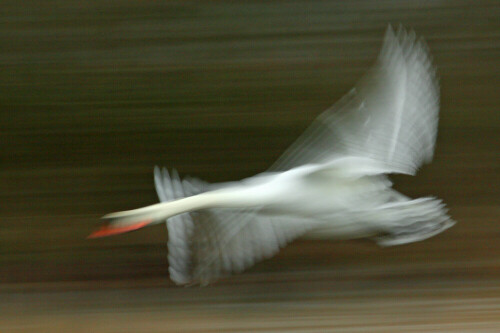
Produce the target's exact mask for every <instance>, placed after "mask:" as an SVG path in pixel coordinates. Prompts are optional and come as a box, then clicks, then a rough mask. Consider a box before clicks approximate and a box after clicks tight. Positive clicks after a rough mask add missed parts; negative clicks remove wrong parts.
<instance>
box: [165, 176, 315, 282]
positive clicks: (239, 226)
mask: <svg viewBox="0 0 500 333" xmlns="http://www.w3.org/2000/svg"><path fill="white" fill-rule="evenodd" d="M155 185H156V190H157V192H158V197H159V198H160V200H161V201H171V200H176V199H179V198H182V197H184V196H190V195H194V194H198V193H201V192H204V191H206V190H208V189H209V188H210V185H209V184H207V183H205V182H203V181H200V180H197V179H185V180H182V181H181V180H180V178H179V176H178V174H177V172H175V171H173V172H172V173H171V174H169V173H168V171H167V170H166V169H163V170H162V171H160V169H158V168H156V169H155ZM313 226H314V225H313V224H312V223H307V222H306V221H304V219H301V218H294V217H281V216H280V217H268V216H262V215H260V214H259V213H258V210H248V209H222V208H213V209H205V210H202V211H197V212H191V213H184V214H181V215H177V216H174V217H171V218H169V219H168V221H167V228H168V237H169V241H168V251H169V255H168V261H169V266H170V267H169V273H170V277H171V279H172V280H173V281H174V282H175V283H177V284H202V285H205V284H208V283H210V282H212V281H214V280H216V279H217V278H219V277H221V276H223V275H227V274H230V273H232V272H241V271H243V270H244V269H246V268H248V267H250V266H252V265H253V264H255V263H256V262H258V261H260V260H263V259H266V258H269V257H271V256H273V255H274V254H276V253H277V252H278V251H279V249H280V248H281V247H283V246H285V245H286V244H287V243H289V242H291V241H292V240H294V239H295V238H297V237H299V236H301V235H302V234H304V233H305V232H306V231H308V230H310V228H312V227H313Z"/></svg>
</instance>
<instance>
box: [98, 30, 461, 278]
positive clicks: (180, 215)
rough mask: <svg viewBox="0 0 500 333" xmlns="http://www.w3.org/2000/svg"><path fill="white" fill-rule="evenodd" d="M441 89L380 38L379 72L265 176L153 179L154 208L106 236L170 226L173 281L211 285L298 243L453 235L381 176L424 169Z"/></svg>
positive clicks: (413, 60)
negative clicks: (218, 179)
mask: <svg viewBox="0 0 500 333" xmlns="http://www.w3.org/2000/svg"><path fill="white" fill-rule="evenodd" d="M438 110H439V89H438V85H437V79H436V77H435V72H434V69H433V67H432V64H431V62H430V59H429V56H428V52H427V48H426V47H425V45H424V43H423V41H422V40H416V39H415V36H414V34H412V33H410V34H407V33H406V32H405V31H403V30H402V29H400V30H399V31H398V33H397V34H396V35H395V34H394V33H393V31H392V29H391V28H389V29H388V31H387V33H386V37H385V41H384V46H383V48H382V51H381V53H380V56H379V59H378V63H377V65H376V66H375V67H374V69H373V70H372V72H370V74H369V75H367V76H366V77H365V78H364V79H363V80H362V82H361V83H360V84H359V85H358V86H357V87H356V88H355V89H353V90H352V91H351V92H350V93H349V94H348V95H347V96H346V97H344V98H343V99H342V100H341V101H340V102H339V103H337V104H335V105H334V106H333V107H332V108H330V109H329V110H327V111H325V112H324V113H323V114H322V115H321V116H320V117H318V119H317V120H316V121H315V123H314V124H313V125H312V126H311V127H310V128H309V129H308V130H307V131H306V132H305V133H304V134H303V135H302V136H301V137H300V138H299V140H297V142H296V143H295V144H294V145H292V146H291V147H290V148H289V149H288V150H287V152H285V154H284V155H283V156H282V157H281V158H280V159H279V160H278V161H277V162H276V163H275V165H274V166H273V167H272V168H271V169H270V170H269V171H267V172H265V173H262V174H259V175H256V176H254V177H251V178H247V179H244V180H242V181H239V182H234V183H226V184H218V185H209V184H207V183H204V182H202V181H200V180H197V179H185V180H181V179H180V178H179V177H178V175H177V173H176V172H173V173H172V174H171V175H170V174H169V173H168V172H167V171H166V170H165V169H164V170H163V171H160V170H159V169H158V168H156V169H155V185H156V190H157V192H158V196H159V198H160V200H161V201H162V202H161V203H159V204H155V205H152V206H148V207H144V208H140V209H136V210H131V211H125V212H119V213H113V214H109V215H106V216H105V219H107V220H108V223H107V224H106V225H104V226H103V227H102V228H101V229H100V230H98V231H96V232H95V233H94V234H92V235H91V236H92V237H100V236H107V235H111V234H117V233H122V232H126V231H131V230H135V229H138V228H142V227H144V226H146V225H151V224H155V223H161V222H163V221H165V220H167V219H168V221H167V227H168V229H169V263H170V274H171V278H172V279H173V280H174V281H175V282H176V283H179V284H185V283H193V282H194V283H196V282H198V283H207V282H209V281H212V280H214V279H216V278H217V277H219V276H220V275H221V274H224V273H228V272H231V271H241V270H243V269H245V268H247V267H248V266H250V265H252V264H253V263H254V262H256V261H258V260H260V259H263V258H265V257H269V256H271V255H273V254H274V253H276V252H277V251H278V250H279V248H280V247H282V246H284V245H285V244H286V243H287V242H289V241H291V240H293V239H294V238H297V237H309V238H327V239H330V238H359V237H370V238H372V239H374V240H376V241H377V242H378V243H379V244H381V245H397V244H404V243H408V242H414V241H418V240H422V239H425V238H428V237H431V236H433V235H435V234H437V233H439V232H441V231H443V230H445V229H447V228H448V227H450V226H451V225H453V223H454V222H453V221H452V220H451V219H450V218H449V217H448V216H447V215H446V211H445V209H444V206H443V205H442V204H441V203H440V201H439V200H437V199H434V198H421V199H416V200H411V199H409V198H407V197H406V196H404V195H402V194H400V193H398V192H396V191H395V190H393V189H392V188H391V182H390V181H389V180H388V178H387V176H386V175H387V174H389V173H404V174H410V175H413V174H415V172H416V170H417V169H418V167H419V166H420V165H421V164H423V163H424V162H429V161H430V160H431V159H432V154H433V151H434V143H435V139H436V132H437V119H438Z"/></svg>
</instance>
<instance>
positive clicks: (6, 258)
mask: <svg viewBox="0 0 500 333" xmlns="http://www.w3.org/2000/svg"><path fill="white" fill-rule="evenodd" d="M499 12H500V9H499V6H498V2H497V1H487V0H479V1H462V0H459V1H397V0H393V1H377V2H374V1H349V2H346V1H305V0H304V1H301V0H297V1H293V2H292V1H290V2H289V1H266V2H264V1H255V2H251V1H216V2H215V1H207V2H195V1H187V2H185V1H178V2H177V1H168V2H159V1H127V0H123V1H120V0H119V1H114V2H107V1H87V2H84V3H83V2H79V1H74V0H69V1H61V0H53V1H45V2H41V3H40V2H31V1H23V2H19V1H12V0H6V1H3V2H2V20H1V23H0V42H1V45H2V47H1V48H0V69H1V70H0V123H1V125H2V127H1V131H0V196H1V201H0V202H1V204H0V217H1V218H0V224H1V226H0V283H1V284H0V293H1V295H0V332H2V333H3V332H67V331H72V332H88V331H93V332H165V331H185V332H193V331H202V332H203V331H205V332H209V331H210V332H216V331H224V330H225V331H231V332H233V331H253V330H260V331H271V332H290V331H294V332H324V331H332V330H334V329H335V331H336V332H365V331H372V332H402V331H404V332H425V331H435V332H443V331H446V332H498V331H499V327H500V269H499V267H500V242H499V241H498V235H499V225H498V221H499V216H500V208H499V207H500V176H499V175H500V172H499V171H500V164H499V163H500V162H499V149H498V147H499V142H500V128H499V127H500V121H499V117H498V111H497V110H498V102H499V101H498V97H497V96H498V90H499V84H498V75H499V72H498V70H499V68H500V66H499V59H500V26H499V25H498V23H497V21H498V20H497V18H498V14H499ZM389 22H392V23H394V24H397V23H399V22H401V23H402V24H403V25H404V26H406V27H408V28H413V29H414V30H415V31H417V32H418V34H419V35H422V36H425V38H426V41H427V43H428V44H429V46H430V48H431V50H432V54H433V56H434V63H435V65H436V66H437V67H438V71H439V75H440V77H441V81H440V85H441V111H440V117H441V119H440V124H439V126H440V129H439V134H438V139H437V147H436V153H435V158H434V161H433V163H432V164H430V165H427V166H425V167H424V168H423V169H422V170H420V171H419V174H418V177H416V178H410V177H405V176H398V177H393V178H394V180H395V184H396V188H397V189H398V190H400V191H401V192H403V193H405V194H407V195H409V196H411V197H420V196H426V195H430V194H432V195H435V196H437V197H440V198H442V199H443V201H445V202H446V203H447V206H448V207H449V208H450V214H451V215H452V216H453V218H454V219H455V220H457V221H459V222H460V223H458V224H457V225H456V226H455V227H454V228H452V229H450V230H448V231H447V232H446V233H443V234H441V235H438V236H436V237H434V238H432V239H429V240H427V241H425V242H421V243H415V244H411V245H407V246H402V247H397V248H396V247H395V248H388V249H381V248H378V247H376V246H375V245H373V244H371V243H370V242H364V241H348V242H307V241H303V242H297V243H294V244H292V245H290V246H289V247H287V248H286V249H284V250H283V251H282V252H281V253H280V254H279V255H278V256H277V257H275V258H273V259H271V260H268V261H265V262H262V263H260V264H258V265H256V266H255V267H254V268H252V269H251V270H249V271H248V272H247V273H246V274H244V275H238V276H233V277H231V279H223V280H220V281H219V282H217V283H215V284H214V285H213V286H210V287H209V288H204V289H200V288H173V283H171V282H170V281H169V280H168V273H167V267H168V266H167V255H166V244H165V239H166V237H167V235H166V231H165V230H164V229H165V228H163V227H161V226H157V227H151V228H147V229H145V230H141V231H138V232H136V233H133V234H128V235H124V236H122V237H115V238H109V239H99V240H94V241H92V242H90V241H88V240H86V239H85V237H86V235H87V234H88V233H89V232H90V231H91V230H92V228H93V227H94V225H95V223H97V220H98V218H99V217H100V216H102V215H103V214H105V213H107V212H110V211H118V210H124V209H130V208H135V207H139V206H141V205H147V204H150V203H151V202H154V201H155V200H156V194H155V192H154V188H153V181H152V179H151V178H152V177H151V172H152V166H153V165H156V164H160V165H165V166H167V167H170V166H175V167H176V168H177V169H178V170H179V172H180V174H181V176H183V175H186V174H192V175H197V176H199V177H200V178H202V179H206V180H207V181H210V182H220V181H231V180H236V179H241V178H244V177H247V176H250V175H253V174H255V173H257V172H259V171H260V170H264V169H266V168H267V167H268V166H269V165H270V164H271V163H272V162H273V161H275V160H276V158H278V156H279V155H280V154H281V153H282V151H283V150H284V149H285V148H286V147H288V146H289V145H290V144H291V143H292V142H293V141H294V140H295V138H296V137H297V136H298V135H300V134H301V133H302V132H303V130H304V129H305V127H306V126H308V125H309V124H310V123H311V121H312V120H313V119H314V118H316V116H318V114H319V112H321V110H324V109H325V108H327V107H328V106H329V105H330V104H331V102H332V101H334V100H338V98H340V97H341V96H343V95H344V94H345V93H346V92H347V91H348V90H349V89H350V88H351V87H352V86H353V85H354V84H355V83H356V82H357V80H358V79H359V78H360V77H361V76H362V75H363V73H365V72H366V70H367V69H368V68H369V67H370V66H371V65H372V63H373V59H375V58H376V55H377V53H378V51H379V46H380V43H381V41H382V36H383V31H384V30H385V27H386V26H387V23H389ZM315 110H317V111H318V112H316V111H315Z"/></svg>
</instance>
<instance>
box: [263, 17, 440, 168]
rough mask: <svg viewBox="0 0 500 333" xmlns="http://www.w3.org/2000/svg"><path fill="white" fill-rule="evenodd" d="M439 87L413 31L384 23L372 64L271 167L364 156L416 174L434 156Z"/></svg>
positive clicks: (423, 43)
mask: <svg viewBox="0 0 500 333" xmlns="http://www.w3.org/2000/svg"><path fill="white" fill-rule="evenodd" d="M438 111H439V87H438V80H437V78H436V73H435V69H434V67H433V65H432V62H431V59H430V56H429V52H428V48H427V46H426V44H425V42H424V41H423V40H422V39H417V38H416V36H415V34H414V33H413V32H410V33H407V32H406V31H404V30H403V29H402V28H400V29H399V30H398V31H397V33H396V34H395V33H394V31H393V30H392V28H391V27H390V26H389V28H388V29H387V32H386V35H385V38H384V43H383V46H382V50H381V52H380V55H379V58H378V60H377V63H376V65H375V66H374V68H373V69H372V70H371V71H370V72H369V73H368V75H367V76H366V77H364V78H363V79H362V80H361V82H360V83H359V84H358V85H357V87H356V88H354V89H352V90H351V91H350V92H349V93H348V94H347V95H346V96H344V97H343V98H342V99H341V100H340V101H339V102H338V103H336V104H335V105H333V106H332V107H331V108H329V109H328V110H326V111H325V112H324V113H322V114H321V115H320V116H319V117H318V118H317V119H316V120H315V121H314V123H313V124H312V125H311V126H310V127H309V128H308V129H307V130H306V132H305V133H304V134H303V135H302V136H301V137H300V138H299V139H298V140H297V141H296V142H295V143H294V144H292V146H291V147H290V148H289V149H288V150H287V151H286V152H285V153H284V155H283V156H281V157H280V158H279V159H278V161H277V162H276V163H275V164H274V165H273V167H272V168H271V170H288V169H290V168H293V167H295V166H298V165H302V164H306V163H328V162H329V161H330V160H331V159H332V158H336V157H338V156H346V155H347V156H357V157H364V158H369V159H372V160H374V161H377V162H379V163H380V164H381V165H383V166H384V167H383V169H384V170H386V171H387V172H386V173H403V174H411V175H413V174H415V172H416V171H417V169H418V168H419V166H420V165H422V164H423V163H427V162H430V161H431V159H432V156H433V151H434V144H435V140H436V133H437V123H438Z"/></svg>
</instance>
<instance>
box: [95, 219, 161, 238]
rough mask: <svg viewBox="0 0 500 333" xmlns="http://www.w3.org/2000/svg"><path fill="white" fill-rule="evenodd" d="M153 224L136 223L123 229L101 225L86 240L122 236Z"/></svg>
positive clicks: (145, 222) (149, 221)
mask: <svg viewBox="0 0 500 333" xmlns="http://www.w3.org/2000/svg"><path fill="white" fill-rule="evenodd" d="M151 222H153V220H146V221H141V222H138V223H134V224H131V225H127V226H124V227H113V225H112V224H108V225H103V226H101V227H100V228H99V229H97V230H96V231H94V232H93V233H91V234H90V235H88V236H87V238H100V237H107V236H113V235H118V234H123V233H125V232H130V231H134V230H137V229H141V228H144V227H145V226H147V225H148V224H150V223H151Z"/></svg>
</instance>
